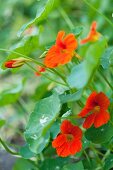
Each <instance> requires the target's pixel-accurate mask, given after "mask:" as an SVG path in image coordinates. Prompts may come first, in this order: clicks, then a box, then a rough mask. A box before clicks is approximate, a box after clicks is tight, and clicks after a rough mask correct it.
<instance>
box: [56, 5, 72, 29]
mask: <svg viewBox="0 0 113 170" xmlns="http://www.w3.org/2000/svg"><path fill="white" fill-rule="evenodd" d="M58 9H59V12H60V13H61V15H62V17H63V18H64V20H65V21H66V23H67V25H68V26H69V28H70V29H74V25H73V23H72V21H71V20H70V18H69V16H68V15H67V13H66V12H65V10H64V9H63V8H62V7H61V6H60V7H59V8H58Z"/></svg>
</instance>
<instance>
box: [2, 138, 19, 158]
mask: <svg viewBox="0 0 113 170" xmlns="http://www.w3.org/2000/svg"><path fill="white" fill-rule="evenodd" d="M0 143H1V144H2V146H3V147H4V148H5V150H6V151H7V152H8V153H10V154H12V155H19V153H18V152H13V151H12V150H10V149H9V147H8V146H7V145H6V144H5V142H4V141H3V140H2V139H1V138H0Z"/></svg>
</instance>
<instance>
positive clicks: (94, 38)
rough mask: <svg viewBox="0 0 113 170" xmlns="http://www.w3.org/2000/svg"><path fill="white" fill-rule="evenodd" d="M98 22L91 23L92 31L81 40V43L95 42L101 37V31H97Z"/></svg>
mask: <svg viewBox="0 0 113 170" xmlns="http://www.w3.org/2000/svg"><path fill="white" fill-rule="evenodd" d="M96 27H97V23H96V21H94V22H93V23H92V25H91V28H90V32H89V34H88V36H87V37H86V38H84V39H83V40H81V42H80V43H81V44H85V43H87V42H95V41H97V40H98V39H99V38H100V35H101V34H100V33H99V32H97V31H96Z"/></svg>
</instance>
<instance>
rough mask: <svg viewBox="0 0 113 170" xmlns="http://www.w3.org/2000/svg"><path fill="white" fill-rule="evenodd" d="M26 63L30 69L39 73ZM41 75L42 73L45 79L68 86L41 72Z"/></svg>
mask: <svg viewBox="0 0 113 170" xmlns="http://www.w3.org/2000/svg"><path fill="white" fill-rule="evenodd" d="M25 63H26V65H27V66H28V67H30V68H31V69H32V70H33V71H35V72H38V71H37V70H36V69H35V68H34V67H32V66H31V65H30V64H28V63H27V62H25ZM39 73H40V74H41V75H42V76H43V77H45V78H47V79H49V80H50V81H53V82H55V83H57V84H60V85H63V86H66V84H64V83H61V82H58V81H56V80H54V79H52V78H50V77H48V76H47V75H45V74H43V73H41V72H39ZM66 87H67V86H66Z"/></svg>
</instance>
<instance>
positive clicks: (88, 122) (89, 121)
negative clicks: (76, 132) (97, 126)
mask: <svg viewBox="0 0 113 170" xmlns="http://www.w3.org/2000/svg"><path fill="white" fill-rule="evenodd" d="M95 117H96V113H92V114H91V115H89V116H88V117H87V118H86V119H85V121H84V123H83V127H84V128H85V129H88V128H90V127H91V126H92V124H93V123H94V120H95Z"/></svg>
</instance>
